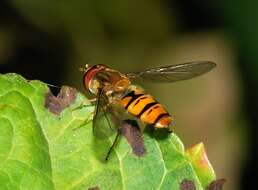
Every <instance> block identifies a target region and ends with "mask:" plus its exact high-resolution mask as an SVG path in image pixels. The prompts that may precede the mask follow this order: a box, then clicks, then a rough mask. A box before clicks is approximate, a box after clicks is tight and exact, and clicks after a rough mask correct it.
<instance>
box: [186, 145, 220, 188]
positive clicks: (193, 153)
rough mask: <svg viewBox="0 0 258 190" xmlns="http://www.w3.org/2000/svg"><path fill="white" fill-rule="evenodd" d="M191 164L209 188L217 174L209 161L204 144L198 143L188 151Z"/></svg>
mask: <svg viewBox="0 0 258 190" xmlns="http://www.w3.org/2000/svg"><path fill="white" fill-rule="evenodd" d="M186 155H187V156H188V158H189V160H190V162H191V163H192V165H193V167H194V169H195V170H196V173H197V175H198V177H199V179H200V181H201V183H202V185H203V186H204V187H208V185H209V184H210V183H211V181H213V180H215V179H216V175H215V172H214V170H213V168H212V166H211V164H210V161H209V160H208V157H207V154H206V151H205V148H204V144H203V143H198V144H196V145H194V146H192V147H191V148H189V149H187V150H186Z"/></svg>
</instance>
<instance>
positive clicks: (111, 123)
mask: <svg viewBox="0 0 258 190" xmlns="http://www.w3.org/2000/svg"><path fill="white" fill-rule="evenodd" d="M215 66H216V64H215V63H213V62H210V61H196V62H188V63H183V64H177V65H170V66H165V67H158V68H152V69H146V70H144V71H140V72H134V73H126V74H122V73H120V72H119V71H117V70H113V69H111V68H109V67H107V66H105V65H100V64H99V65H94V66H88V65H86V69H85V70H84V71H85V74H84V77H83V85H84V87H85V89H86V90H88V91H89V92H91V93H92V94H94V95H95V96H96V105H95V110H94V116H93V133H94V135H95V136H96V137H101V138H103V137H105V136H106V137H107V136H109V135H110V134H113V132H116V133H117V135H116V138H115V140H114V143H113V144H112V146H111V148H110V149H109V151H108V153H107V155H106V160H107V159H108V156H109V154H110V152H111V150H112V149H113V148H114V146H115V144H116V143H117V141H118V139H119V136H120V132H119V127H120V126H121V125H122V122H123V121H124V119H125V117H126V116H133V117H135V118H138V120H139V121H141V122H142V123H144V124H149V125H152V126H153V127H154V128H165V129H167V130H168V132H172V127H173V123H174V119H173V117H172V116H171V115H170V114H169V113H168V111H167V110H166V109H165V107H164V106H163V105H162V104H160V103H159V102H158V101H157V100H156V99H154V98H153V97H152V96H151V95H149V94H147V93H145V92H144V90H143V89H142V88H141V87H140V86H137V85H133V84H131V81H132V80H134V79H140V80H143V81H150V82H158V83H170V82H175V81H180V80H186V79H191V78H193V77H196V76H199V75H202V74H204V73H206V72H208V71H210V70H211V69H212V68H214V67H215ZM103 120H104V122H106V125H103Z"/></svg>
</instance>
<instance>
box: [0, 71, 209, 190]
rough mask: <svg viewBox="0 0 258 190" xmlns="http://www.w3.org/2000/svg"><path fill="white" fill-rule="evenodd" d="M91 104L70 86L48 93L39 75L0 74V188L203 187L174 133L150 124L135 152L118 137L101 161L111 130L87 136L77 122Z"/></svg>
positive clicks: (89, 114) (87, 115)
mask: <svg viewBox="0 0 258 190" xmlns="http://www.w3.org/2000/svg"><path fill="white" fill-rule="evenodd" d="M69 89H70V90H69ZM82 104H84V105H85V106H81V105H82ZM93 109H94V108H93V106H92V105H91V104H90V103H89V101H88V100H87V99H85V97H84V96H83V95H82V94H80V93H76V91H75V90H74V89H72V90H71V88H68V87H66V88H64V89H63V91H62V94H60V95H59V96H58V98H56V97H53V96H51V94H50V93H49V89H48V87H47V86H46V85H45V84H44V83H42V82H40V81H31V82H28V81H27V80H25V79H24V78H22V77H21V76H19V75H16V74H6V75H0V186H1V190H2V189H9V190H16V189H19V190H25V189H37V190H41V189H42V190H46V189H48V190H80V189H81V190H85V189H89V188H93V189H94V187H96V188H97V187H98V188H99V189H101V190H104V189H111V190H115V189H117V190H121V189H126V190H131V189H132V190H133V189H141V190H145V189H146V190H149V189H155V190H156V189H160V190H163V189H164V190H166V189H173V190H176V189H185V187H187V185H185V183H184V182H185V181H186V182H187V183H189V181H190V183H191V186H194V187H195V189H197V190H202V189H204V186H202V184H203V181H202V180H201V179H200V178H199V175H197V174H198V171H196V170H195V169H196V167H195V166H194V165H193V164H192V162H190V161H189V157H188V156H187V155H186V154H185V152H184V147H183V144H182V142H181V141H180V139H179V138H178V137H177V136H176V135H175V134H169V135H167V136H164V133H162V132H159V131H154V132H153V130H152V129H151V127H149V128H148V129H147V131H146V132H145V133H144V146H145V149H146V153H145V154H144V155H143V156H140V157H138V156H136V155H135V154H134V153H133V152H132V148H131V146H130V144H129V143H128V142H127V139H126V138H124V137H121V140H120V142H119V143H118V144H117V146H116V148H115V150H114V151H113V152H112V153H111V156H110V158H109V161H107V162H105V161H103V159H102V158H105V155H106V153H107V151H108V149H109V147H110V145H111V143H112V141H113V140H114V136H111V137H110V138H109V139H97V138H96V137H94V136H93V134H92V123H91V122H88V123H85V121H86V120H87V119H90V120H91V117H92V112H93ZM81 126H82V127H81ZM74 129H76V130H74ZM197 169H198V168H197ZM212 180H214V179H209V180H208V181H207V183H210V182H211V181H212ZM205 184H206V183H205Z"/></svg>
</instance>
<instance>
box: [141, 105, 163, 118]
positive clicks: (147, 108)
mask: <svg viewBox="0 0 258 190" xmlns="http://www.w3.org/2000/svg"><path fill="white" fill-rule="evenodd" d="M156 104H158V102H151V103H148V104H146V105H145V106H144V108H143V109H142V111H141V112H140V113H139V114H138V115H137V117H139V118H140V117H141V115H142V114H144V112H146V111H148V110H149V109H150V108H151V107H152V106H154V105H156Z"/></svg>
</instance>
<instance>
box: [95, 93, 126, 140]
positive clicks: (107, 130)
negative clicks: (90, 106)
mask: <svg viewBox="0 0 258 190" xmlns="http://www.w3.org/2000/svg"><path fill="white" fill-rule="evenodd" d="M123 111H124V110H123ZM120 112H121V111H120V110H119V108H118V106H117V105H115V104H112V103H111V102H109V101H108V97H107V96H106V95H105V94H104V90H103V89H100V90H99V92H98V95H97V103H96V106H95V110H94V116H93V134H94V135H95V136H96V137H98V138H105V137H108V136H110V135H112V134H113V133H115V132H117V130H118V128H119V127H120V126H121V124H122V121H123V117H121V116H120V117H119V114H120Z"/></svg>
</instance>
